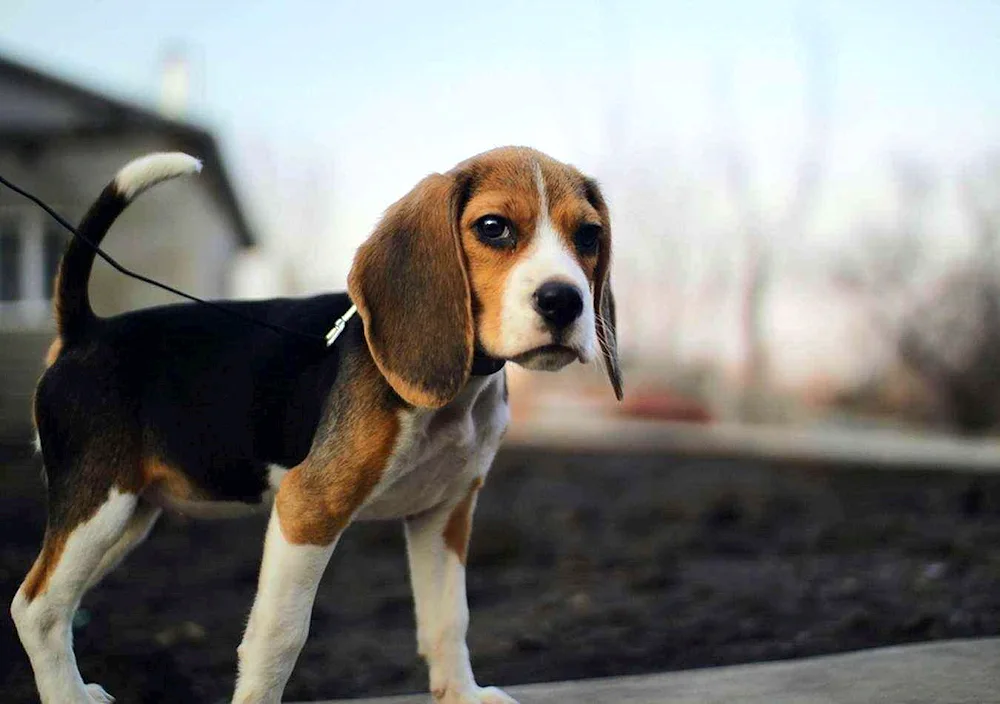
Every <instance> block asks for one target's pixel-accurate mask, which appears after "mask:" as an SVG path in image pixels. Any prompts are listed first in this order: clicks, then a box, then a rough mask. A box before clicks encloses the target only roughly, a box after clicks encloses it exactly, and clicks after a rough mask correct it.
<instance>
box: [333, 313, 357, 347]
mask: <svg viewBox="0 0 1000 704" xmlns="http://www.w3.org/2000/svg"><path fill="white" fill-rule="evenodd" d="M357 312H358V307H357V306H356V305H354V304H353V303H352V304H351V307H350V308H348V309H347V312H346V313H344V314H343V315H342V316H340V317H339V318H337V321H336V322H335V323H334V324H333V327H332V328H330V331H329V332H327V333H326V346H327V347H329V346H330V345H332V344H333V343H334V342H336V341H337V338H338V337H340V333H342V332H344V328H346V327H347V321H348V320H350V319H351V317H352V316H353V315H354V314H355V313H357Z"/></svg>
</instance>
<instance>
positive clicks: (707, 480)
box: [0, 450, 1000, 704]
mask: <svg viewBox="0 0 1000 704" xmlns="http://www.w3.org/2000/svg"><path fill="white" fill-rule="evenodd" d="M8 455H9V456H8V457H6V459H5V460H4V461H2V462H0V525H2V526H3V531H4V539H3V541H2V544H0V599H2V601H3V603H9V601H10V599H11V597H12V595H13V593H14V590H15V589H16V587H17V584H18V583H19V581H20V579H21V578H22V577H23V575H24V573H25V572H26V571H27V569H28V566H29V564H30V562H31V560H32V559H33V557H34V554H35V552H36V550H37V547H38V543H39V539H40V536H41V532H42V527H43V523H44V519H43V506H42V502H41V485H40V482H39V480H38V464H37V460H35V459H31V458H28V457H26V456H25V455H24V453H10V452H8ZM0 459H2V458H0ZM264 525H265V518H264V517H260V518H256V519H249V520H246V519H241V520H238V521H215V522H196V521H188V520H184V519H180V518H176V517H175V518H168V519H166V520H163V521H161V523H160V524H159V525H158V526H157V528H156V529H155V530H154V532H153V535H152V537H151V538H150V540H149V542H148V543H146V544H145V545H143V546H142V547H140V548H139V550H138V551H137V552H136V553H135V554H134V555H133V556H132V557H131V558H130V559H129V560H128V561H127V562H126V563H125V564H124V565H123V566H122V567H121V568H119V570H118V571H117V572H115V573H114V574H113V575H112V576H110V577H109V578H108V579H107V581H106V582H105V583H104V584H102V585H101V586H99V587H98V588H96V589H95V590H94V591H93V592H91V594H90V595H88V596H87V597H86V598H85V600H84V602H83V606H82V609H81V611H80V612H79V614H78V617H77V620H76V631H75V639H76V644H77V654H78V658H79V662H80V666H81V669H82V671H83V673H84V677H85V678H86V679H87V680H88V681H96V682H100V683H101V684H103V685H104V686H105V688H106V689H108V691H110V692H111V693H112V694H115V695H116V696H117V697H118V700H119V701H120V702H123V703H128V702H144V703H147V704H154V703H156V702H178V701H185V702H207V703H209V704H211V703H214V702H221V701H226V697H227V694H228V693H229V692H230V691H231V690H230V688H231V686H232V682H233V677H234V672H235V666H236V645H237V644H238V642H239V639H240V634H241V630H242V626H243V623H244V621H245V618H246V615H247V613H248V611H249V608H250V604H251V600H252V598H253V592H254V587H255V580H256V573H257V568H258V565H259V559H260V546H261V540H262V538H263V533H264ZM468 591H469V601H470V607H471V610H472V627H471V631H470V638H469V641H470V647H471V650H472V653H473V665H474V668H475V670H476V673H477V675H478V678H479V680H480V682H481V683H491V684H492V683H496V684H514V683H522V682H535V681H544V680H558V679H570V678H584V677H597V676H604V675H613V674H635V673H643V672H651V671H662V670H670V669H680V668H693V667H705V666H711V665H719V664H724V663H740V662H750V661H759V660H771V659H779V658H790V657H796V656H803V655H812V654H818V653H830V652H836V651H844V650H852V649H858V648H864V647H871V646H876V645H884V644H890V643H903V642H910V641H921V640H931V639H938V638H947V637H963V636H975V635H998V634H1000V476H996V477H986V476H973V475H963V474H961V473H953V472H948V471H941V470H940V469H938V470H936V471H892V472H887V471H882V470H879V469H877V468H870V467H854V468H848V467H821V466H804V465H802V464H793V463H768V462H759V461H749V460H738V459H705V458H702V459H694V458H685V457H677V456H669V455H662V454H660V455H647V456H634V455H628V454H624V453H622V454H612V455H579V456H570V455H566V454H556V453H551V454H547V453H539V452H526V451H516V450H515V451H508V452H506V453H503V454H502V455H501V456H500V458H499V459H498V461H497V464H496V467H495V468H494V471H493V473H492V474H491V477H490V479H489V481H488V482H487V485H486V489H485V491H484V493H483V496H482V498H481V500H480V505H479V510H478V514H477V522H476V527H475V531H474V534H473V547H472V552H471V555H470V559H469V589H468ZM2 613H3V615H2V616H0V686H2V690H0V691H2V692H3V696H2V699H3V701H4V702H9V703H10V704H17V703H19V702H30V701H35V699H34V696H35V695H34V689H33V685H32V682H31V676H30V670H29V667H28V663H27V659H26V657H25V656H24V654H23V652H22V651H21V649H20V646H19V644H18V642H17V640H16V637H15V635H14V632H13V628H12V625H11V623H10V619H9V617H8V616H7V614H6V610H4V611H3V612H2ZM425 677H426V674H425V669H424V667H423V665H422V664H421V662H420V661H419V660H418V658H417V657H416V654H415V646H414V633H413V617H412V611H411V604H410V592H409V587H408V583H407V572H406V561H405V552H404V548H403V539H402V531H401V529H400V528H399V526H398V525H396V524H361V525H357V526H354V527H352V528H351V530H350V531H349V532H348V534H347V535H346V536H345V538H344V540H343V541H342V542H341V546H340V547H339V548H338V550H337V552H336V554H335V555H334V558H333V560H332V562H331V565H330V568H329V570H328V571H327V574H326V577H325V579H324V582H323V585H322V587H321V588H320V592H319V595H318V597H317V599H316V609H315V612H314V614H313V620H312V631H311V636H310V639H309V642H308V643H307V645H306V647H305V649H304V651H303V653H302V657H301V659H300V660H299V664H298V666H297V668H296V670H295V673H294V674H293V675H292V679H291V681H290V683H289V686H288V690H287V694H286V696H287V699H288V700H289V701H295V700H310V699H322V698H331V697H349V696H355V695H357V696H360V695H370V694H381V693H394V692H404V691H416V690H420V689H423V688H424V687H425Z"/></svg>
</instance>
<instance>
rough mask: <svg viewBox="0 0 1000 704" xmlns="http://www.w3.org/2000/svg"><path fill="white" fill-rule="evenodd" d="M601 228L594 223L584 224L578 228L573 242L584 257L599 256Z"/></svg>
mask: <svg viewBox="0 0 1000 704" xmlns="http://www.w3.org/2000/svg"><path fill="white" fill-rule="evenodd" d="M601 231H602V230H601V226H600V225H595V224H593V223H584V224H583V225H580V227H579V228H577V231H576V234H575V235H574V236H573V240H574V242H575V243H576V248H577V251H579V252H580V254H582V255H584V256H593V255H594V254H597V247H598V245H599V244H600V242H601Z"/></svg>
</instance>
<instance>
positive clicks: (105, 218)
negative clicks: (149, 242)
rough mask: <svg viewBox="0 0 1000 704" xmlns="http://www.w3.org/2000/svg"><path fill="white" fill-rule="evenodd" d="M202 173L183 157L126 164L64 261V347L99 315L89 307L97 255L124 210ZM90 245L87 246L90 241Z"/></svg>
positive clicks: (60, 308)
mask: <svg viewBox="0 0 1000 704" xmlns="http://www.w3.org/2000/svg"><path fill="white" fill-rule="evenodd" d="M198 171H201V162H200V161H198V160H197V159H195V158H194V157H192V156H188V155H187V154H181V153H179V152H172V153H164V154H149V155H147V156H144V157H140V158H139V159H135V160H134V161H131V162H129V163H128V164H126V165H125V166H124V167H123V168H122V170H121V171H119V172H118V174H117V175H116V176H115V178H114V180H113V181H111V183H109V184H108V185H107V186H106V187H105V188H104V190H103V191H101V195H99V196H98V197H97V200H96V201H94V204H93V205H92V206H90V210H88V211H87V214H86V215H84V216H83V220H82V221H80V226H79V227H78V228H77V231H78V232H79V233H80V235H81V237H73V238H72V239H71V240H70V242H69V246H68V247H67V248H66V252H65V253H64V254H63V258H62V261H61V262H60V263H59V276H58V278H57V279H56V287H55V288H56V290H55V316H56V324H57V325H58V327H59V336H60V337H61V338H62V340H63V344H64V345H65V344H69V343H71V342H72V341H73V340H74V339H79V338H80V337H82V336H83V335H84V334H85V333H86V331H87V329H88V328H89V327H90V326H91V325H92V324H93V323H94V321H95V320H96V316H95V315H94V311H93V310H92V309H91V307H90V296H89V295H88V293H87V287H88V284H89V282H90V272H91V269H92V268H93V266H94V257H95V256H96V255H97V253H96V252H95V251H94V247H96V246H97V245H100V243H101V240H103V239H104V236H105V235H106V234H107V233H108V229H109V228H110V227H111V225H112V224H113V223H114V221H115V219H116V218H117V217H118V216H119V215H121V213H122V211H123V210H125V208H126V207H128V204H129V203H131V202H132V201H133V200H135V198H136V197H137V196H138V195H139V194H140V193H142V192H143V191H145V190H146V189H148V188H150V187H152V186H155V185H156V184H158V183H160V182H161V181H166V180H168V179H172V178H175V177H177V176H182V175H184V174H190V173H196V172H198ZM85 240H86V241H85Z"/></svg>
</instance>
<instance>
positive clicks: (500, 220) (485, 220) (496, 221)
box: [472, 215, 514, 248]
mask: <svg viewBox="0 0 1000 704" xmlns="http://www.w3.org/2000/svg"><path fill="white" fill-rule="evenodd" d="M472 227H473V229H475V231H476V235H478V237H479V239H480V240H482V241H483V242H484V243H485V244H488V245H489V246H491V247H503V248H507V247H513V246H514V231H513V228H512V227H511V225H510V221H509V220H508V219H507V218H504V217H500V216H499V215H484V216H483V217H481V218H479V219H478V220H476V222H475V224H474V225H473V226H472Z"/></svg>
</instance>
